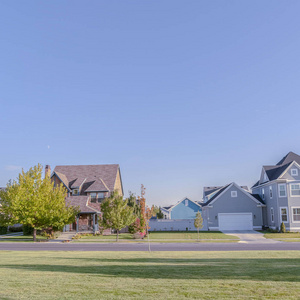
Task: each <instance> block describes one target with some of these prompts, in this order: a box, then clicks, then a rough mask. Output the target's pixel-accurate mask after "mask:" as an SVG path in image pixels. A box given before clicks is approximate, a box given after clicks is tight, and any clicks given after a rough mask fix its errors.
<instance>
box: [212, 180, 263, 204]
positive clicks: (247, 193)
mask: <svg viewBox="0 0 300 300" xmlns="http://www.w3.org/2000/svg"><path fill="white" fill-rule="evenodd" d="M233 186H235V187H236V188H237V189H238V190H240V191H241V192H242V193H244V194H245V195H247V196H248V197H249V198H250V199H251V200H253V201H255V202H256V203H257V204H260V205H263V204H262V203H261V202H260V201H258V200H257V199H256V198H254V197H253V196H252V195H251V194H250V192H248V191H245V190H244V189H243V188H241V187H240V186H238V185H237V184H236V183H235V182H232V183H231V184H229V185H228V187H227V188H226V189H225V190H224V191H223V192H222V193H221V194H219V195H218V196H217V197H216V198H215V199H214V200H213V201H211V202H210V203H209V204H212V203H214V202H215V201H217V200H218V199H219V198H220V197H221V196H222V195H223V194H224V193H226V192H227V191H228V190H229V189H230V188H231V187H233Z"/></svg>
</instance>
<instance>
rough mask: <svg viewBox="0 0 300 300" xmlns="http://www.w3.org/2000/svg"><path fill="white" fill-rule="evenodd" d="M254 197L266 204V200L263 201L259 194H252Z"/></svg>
mask: <svg viewBox="0 0 300 300" xmlns="http://www.w3.org/2000/svg"><path fill="white" fill-rule="evenodd" d="M251 195H252V197H254V198H256V199H257V200H258V201H259V202H260V203H261V204H265V202H264V201H263V199H261V197H260V196H259V195H257V194H251Z"/></svg>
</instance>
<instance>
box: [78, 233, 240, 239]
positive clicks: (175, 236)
mask: <svg viewBox="0 0 300 300" xmlns="http://www.w3.org/2000/svg"><path fill="white" fill-rule="evenodd" d="M149 237H150V240H153V241H154V240H164V241H167V240H197V238H198V235H197V232H194V231H183V232H182V231H179V232H174V231H167V232H166V231H161V232H150V236H149ZM119 239H120V240H133V235H132V234H129V233H121V234H120V235H119ZM199 239H200V240H215V239H217V240H226V239H228V240H239V238H238V237H235V236H232V235H227V234H224V233H222V232H220V231H203V232H200V233H199ZM80 240H116V234H111V235H104V236H103V235H95V236H92V235H87V236H84V235H83V236H81V238H80Z"/></svg>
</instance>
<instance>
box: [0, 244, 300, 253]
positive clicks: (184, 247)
mask: <svg viewBox="0 0 300 300" xmlns="http://www.w3.org/2000/svg"><path fill="white" fill-rule="evenodd" d="M1 250H2V251H3V250H6V251H11V250H13V251H148V244H147V243H130V244H129V243H128V244H126V243H119V244H115V243H101V244H100V243H97V244H96V243H95V244H94V243H86V244H81V243H0V251H1ZM258 250H269V251H270V250H277V251H278V250H279V251H287V250H300V243H294V242H293V243H288V242H278V243H273V244H271V243H270V244H269V243H264V244H261V243H257V244H256V243H186V244H185V243H165V244H164V243H152V244H151V251H258Z"/></svg>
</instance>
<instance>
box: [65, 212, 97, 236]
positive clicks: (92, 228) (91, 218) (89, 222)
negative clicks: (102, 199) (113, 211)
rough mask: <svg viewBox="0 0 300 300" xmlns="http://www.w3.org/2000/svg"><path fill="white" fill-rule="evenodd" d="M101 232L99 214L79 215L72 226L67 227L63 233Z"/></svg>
mask: <svg viewBox="0 0 300 300" xmlns="http://www.w3.org/2000/svg"><path fill="white" fill-rule="evenodd" d="M98 231H99V224H98V214H97V213H82V212H81V213H79V214H78V215H77V216H76V220H75V222H74V223H72V224H68V225H65V226H64V228H63V232H80V233H96V232H98Z"/></svg>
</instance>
